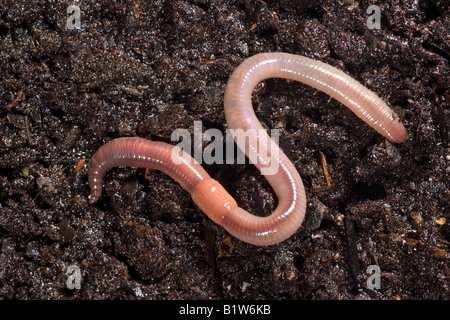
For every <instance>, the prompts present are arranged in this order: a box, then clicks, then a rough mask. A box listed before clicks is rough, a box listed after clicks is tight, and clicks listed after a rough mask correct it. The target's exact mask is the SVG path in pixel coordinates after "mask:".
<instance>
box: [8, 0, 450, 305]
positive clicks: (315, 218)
mask: <svg viewBox="0 0 450 320" xmlns="http://www.w3.org/2000/svg"><path fill="white" fill-rule="evenodd" d="M372 2H376V3H375V4H378V6H379V7H380V9H381V29H379V30H377V29H369V28H367V26H366V20H367V19H368V17H369V14H368V13H366V9H367V7H368V6H369V4H368V3H367V1H353V0H340V1H334V0H321V1H317V0H314V1H313V0H307V1H287V0H278V1H271V0H269V1H250V0H247V1H246V0H244V1H206V0H190V1H188V0H181V1H178V0H173V1H171V0H168V1H162V0H159V1H143V0H137V1H119V0H117V1H115V0H109V1H93V0H89V1H88V0H84V1H80V2H79V6H80V9H81V29H80V30H76V29H75V30H70V29H67V28H66V21H67V19H68V17H69V15H70V14H68V13H67V7H68V6H69V4H71V3H72V2H69V1H38V0H36V1H30V0H20V1H17V0H14V1H13V0H2V1H0V135H1V141H0V244H1V251H0V297H1V298H3V299H116V298H120V299H448V298H450V279H449V277H450V270H449V259H450V245H449V243H450V214H449V212H450V205H449V204H450V194H449V174H450V152H449V145H448V143H449V117H450V109H449V102H450V89H449V83H450V70H449V60H450V36H449V30H450V12H449V1H448V0H442V1H439V0H437V1H422V0H418V1H399V0H393V1H371V3H370V4H374V3H372ZM74 3H77V2H76V1H75V2H74ZM385 3H389V4H385ZM267 51H284V52H289V53H297V54H301V55H305V56H308V57H311V58H315V59H318V60H321V61H323V62H326V63H329V64H331V65H333V66H336V67H338V68H340V69H342V70H344V71H345V72H347V73H348V74H350V75H351V76H353V77H354V78H356V79H357V80H359V81H360V82H361V83H363V84H365V85H366V86H367V87H368V88H370V89H371V90H373V91H375V92H376V93H377V94H378V95H379V96H380V97H382V98H383V99H384V100H385V101H386V102H387V103H388V105H390V106H391V107H392V108H393V109H394V110H395V112H396V113H397V114H398V115H399V116H400V117H401V119H402V122H403V123H404V124H405V127H406V129H407V131H408V137H407V139H406V141H405V142H404V143H401V144H396V145H392V144H390V143H387V142H386V141H385V139H384V138H383V137H382V136H380V135H379V134H377V133H376V132H375V131H374V130H372V129H371V128H370V127H368V126H367V125H366V124H365V123H363V122H362V121H361V120H360V119H358V118H357V117H356V116H354V115H353V114H352V113H351V112H349V111H348V110H347V109H346V108H345V107H343V106H342V105H341V104H340V103H338V102H337V101H335V100H332V99H330V98H329V97H328V96H326V95H325V94H323V93H320V92H317V91H316V90H314V89H312V88H309V87H307V86H305V85H303V84H300V83H295V82H291V81H286V80H280V79H270V80H267V81H265V83H264V85H260V86H259V87H258V88H257V89H256V90H255V93H254V100H253V101H254V106H255V109H256V112H257V115H258V117H259V118H260V119H261V121H262V122H263V124H264V125H266V126H267V127H268V128H278V129H280V132H281V133H280V145H281V147H282V149H283V150H284V151H285V152H286V154H287V155H288V156H289V157H290V159H292V160H293V162H294V164H295V165H296V167H297V169H298V170H299V172H300V174H301V176H302V178H303V181H304V184H305V188H306V192H307V197H308V208H307V218H306V221H305V223H304V225H303V226H302V227H301V228H300V230H299V231H298V232H297V233H296V234H295V235H294V236H293V237H291V238H290V239H288V240H287V241H285V242H283V243H281V244H278V245H275V246H270V247H255V246H252V245H249V244H246V243H243V242H241V241H239V240H237V239H235V238H228V234H227V232H226V231H224V230H223V229H222V228H220V227H218V226H216V225H215V224H214V223H212V222H211V221H210V220H209V219H208V218H207V217H206V216H205V215H204V214H203V213H202V212H201V211H200V210H199V209H198V208H197V207H196V206H195V205H194V203H193V202H192V200H191V198H190V195H189V194H188V193H187V192H186V191H185V190H183V189H182V188H181V187H180V186H179V185H177V184H176V183H175V182H174V181H172V180H170V179H169V178H168V177H167V176H166V175H164V174H163V173H161V172H152V173H151V178H150V179H149V180H148V179H146V178H145V177H144V170H143V169H133V168H116V169H113V170H111V171H110V172H109V173H108V175H107V177H106V180H105V188H104V191H103V196H102V198H101V200H100V201H99V202H98V203H96V204H94V205H91V204H89V202H88V200H89V198H88V197H89V185H88V182H87V166H88V164H89V159H90V157H91V156H92V155H93V154H94V152H95V151H96V150H97V149H98V148H99V147H100V146H101V145H103V144H104V143H105V142H107V141H109V140H111V139H114V138H117V137H123V136H140V137H144V138H148V139H152V140H161V141H165V142H168V143H172V144H175V143H176V142H172V141H171V138H170V137H171V133H172V132H173V131H174V130H175V129H177V128H186V129H189V130H191V132H192V129H193V125H194V121H202V125H203V130H207V129H211V128H217V129H220V130H222V131H223V132H224V131H225V129H226V124H225V120H224V113H223V106H222V102H223V92H224V88H225V85H226V82H227V79H228V76H229V75H230V74H231V72H232V71H233V70H234V69H235V68H236V67H237V66H238V65H239V64H240V62H242V61H243V60H244V59H245V58H247V57H249V56H251V55H253V54H256V53H260V52H267ZM320 153H322V154H323V156H324V159H325V160H326V164H327V167H328V171H329V175H330V179H331V185H330V186H327V183H326V181H325V177H324V171H323V168H322V161H321V159H322V158H321V154H320ZM80 161H85V164H84V166H83V165H82V162H80ZM77 164H79V167H77ZM80 166H81V167H80ZM205 168H206V170H207V171H208V172H209V173H210V175H211V176H212V177H214V178H215V179H216V180H218V181H220V182H222V183H223V185H224V186H225V188H226V189H227V190H228V191H229V192H230V193H231V194H232V195H233V196H235V197H236V199H237V202H238V203H239V204H240V206H242V207H243V208H245V209H247V210H249V211H251V212H255V213H257V214H267V213H269V212H270V211H271V210H273V208H274V207H275V206H276V196H275V195H274V194H273V192H272V190H271V189H270V187H269V186H268V184H267V182H266V181H265V180H264V178H263V177H262V176H261V175H260V174H259V173H258V172H257V170H256V169H255V168H254V167H252V166H251V165H220V164H214V165H205ZM371 265H377V266H379V268H380V270H381V288H380V289H370V288H368V286H367V283H366V280H367V279H368V277H369V276H370V274H369V273H367V272H366V270H367V268H368V267H369V266H371ZM69 266H77V267H79V268H80V272H81V283H80V288H79V289H76V288H75V289H70V288H69V287H68V286H67V280H68V277H69V276H70V274H67V270H68V267H69Z"/></svg>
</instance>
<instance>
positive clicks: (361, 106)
mask: <svg viewBox="0 0 450 320" xmlns="http://www.w3.org/2000/svg"><path fill="white" fill-rule="evenodd" d="M266 78H286V79H292V80H296V81H299V82H302V83H305V84H307V85H310V86H312V87H314V88H317V89H319V90H321V91H323V92H325V93H327V94H329V95H330V96H331V97H333V98H335V99H336V100H338V101H340V102H341V103H343V104H344V105H345V106H347V107H348V108H350V109H351V110H352V111H353V112H354V113H355V114H356V115H357V116H358V117H360V118H361V119H362V120H364V121H365V122H366V123H368V124H369V125H370V126H371V127H372V128H374V129H375V130H376V131H377V132H379V133H380V134H382V135H383V136H384V137H386V138H387V139H389V140H390V141H392V142H401V141H403V139H404V138H405V134H406V131H405V128H404V127H403V125H402V124H401V123H400V122H399V120H398V117H397V116H396V115H395V113H394V112H393V111H392V110H391V109H390V108H389V107H388V106H387V105H386V104H385V103H384V102H383V101H382V100H381V99H380V98H379V97H378V96H377V95H376V94H375V93H373V92H372V91H370V90H368V89H367V88H365V87H364V86H363V85H361V84H360V83H358V82H357V81H356V80H354V79H353V78H351V77H350V76H348V75H346V74H345V73H344V72H342V71H340V70H338V69H336V68H334V67H332V66H330V65H327V64H325V63H322V62H319V61H315V60H312V59H309V58H306V57H303V56H298V55H292V54H287V53H262V54H258V55H255V56H253V57H251V58H249V59H247V60H245V61H244V62H243V63H242V64H241V65H240V66H239V67H238V68H237V69H236V70H235V71H234V72H233V74H232V75H231V77H230V79H229V81H228V84H227V87H226V90H225V96H224V108H225V116H226V120H227V124H228V127H229V128H230V129H234V130H235V135H234V138H235V142H236V144H237V145H238V146H239V148H241V150H243V151H244V152H245V154H246V155H247V157H250V159H251V160H252V162H253V163H254V164H255V166H256V167H257V168H258V169H259V170H260V171H261V172H262V173H263V174H264V175H265V177H266V179H267V180H268V182H269V183H270V185H271V186H272V188H273V190H274V191H275V193H276V195H277V197H278V207H277V208H276V209H275V211H274V212H273V213H272V214H271V215H269V216H267V217H257V216H254V215H252V214H251V213H249V212H247V211H245V210H244V209H242V208H240V207H238V206H237V204H236V201H235V200H234V199H233V198H232V197H231V196H230V195H229V194H228V193H227V192H226V191H225V189H224V188H223V187H222V186H221V185H220V183H218V182H217V181H215V180H213V179H211V177H210V176H209V175H208V174H207V173H206V172H205V171H204V170H203V168H202V167H201V166H200V165H199V164H198V163H197V162H195V160H194V159H192V158H191V157H190V156H188V155H186V154H183V153H182V152H181V151H180V150H179V149H178V150H177V149H175V152H174V148H176V147H173V146H171V145H168V144H165V143H161V142H153V141H148V140H144V139H141V138H119V139H116V140H113V141H111V142H109V143H107V144H105V145H104V146H103V147H101V148H100V149H99V150H98V151H97V152H96V154H95V155H94V156H93V158H92V160H91V163H90V167H89V182H90V185H91V200H90V201H91V202H95V201H96V200H97V199H98V198H99V197H100V194H101V189H102V181H103V177H104V175H105V173H106V171H107V170H108V169H109V168H111V167H115V166H134V167H148V168H154V169H158V170H161V171H163V172H165V173H167V174H168V175H169V176H170V177H172V178H173V179H175V180H176V181H178V182H179V183H180V184H181V185H182V186H183V187H184V188H185V189H186V190H187V191H188V192H190V193H191V195H192V198H193V200H194V202H195V203H196V204H197V205H198V206H199V207H200V208H201V209H202V210H203V211H204V212H205V213H206V214H207V215H208V216H209V217H210V218H211V219H212V220H213V221H214V222H216V223H218V224H219V225H222V226H223V227H224V228H225V229H226V230H227V231H228V232H230V233H231V234H232V235H234V236H235V237H237V238H239V239H241V240H243V241H245V242H248V243H251V244H255V245H271V244H276V243H279V242H281V241H283V240H285V239H287V238H289V237H290V236H291V235H292V234H293V233H295V232H296V230H297V229H298V228H299V227H300V225H301V223H302V222H303V219H304V216H305V210H306V197H305V190H304V187H303V183H302V180H301V178H300V175H299V174H298V172H297V170H296V169H295V167H294V165H293V164H292V163H291V161H290V160H289V159H288V158H287V157H286V155H285V154H284V153H283V152H282V151H281V150H280V149H279V148H278V146H277V145H276V144H275V143H274V142H273V141H272V139H271V138H270V137H269V136H268V135H267V133H266V131H265V130H263V127H262V126H261V124H260V123H259V121H258V119H257V118H256V115H255V113H254V111H253V108H252V103H251V95H252V91H253V89H254V88H255V86H256V85H257V84H258V83H259V82H261V81H262V80H264V79H266ZM240 130H241V131H240ZM173 154H178V155H179V158H176V156H175V158H172V156H173ZM174 160H175V161H174ZM175 163H179V164H175ZM274 164H275V165H276V166H273V165H274ZM274 167H275V168H276V170H269V169H272V168H274Z"/></svg>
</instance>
